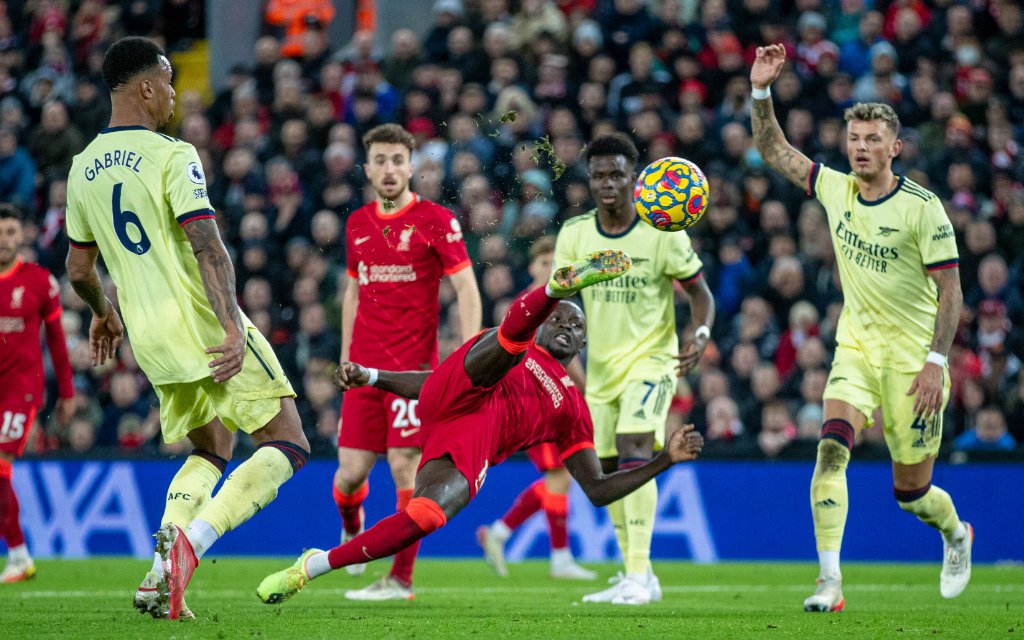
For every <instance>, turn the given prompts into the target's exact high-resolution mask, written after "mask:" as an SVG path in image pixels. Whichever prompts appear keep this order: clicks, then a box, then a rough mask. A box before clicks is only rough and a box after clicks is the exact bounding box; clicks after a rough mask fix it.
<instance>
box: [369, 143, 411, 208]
mask: <svg viewBox="0 0 1024 640" xmlns="http://www.w3.org/2000/svg"><path fill="white" fill-rule="evenodd" d="M363 147H364V148H365V149H366V177H367V178H369V180H370V185H371V186H373V190H374V191H376V192H377V197H379V198H381V199H382V200H394V199H396V198H398V197H400V196H401V195H402V194H404V193H405V191H406V189H408V188H409V180H410V179H411V178H412V151H413V149H415V148H416V138H414V137H413V136H412V134H411V133H409V132H408V131H406V130H405V129H403V128H402V127H400V126H399V125H397V124H382V125H380V126H378V127H374V128H372V129H370V130H369V131H367V132H366V135H365V136H363Z"/></svg>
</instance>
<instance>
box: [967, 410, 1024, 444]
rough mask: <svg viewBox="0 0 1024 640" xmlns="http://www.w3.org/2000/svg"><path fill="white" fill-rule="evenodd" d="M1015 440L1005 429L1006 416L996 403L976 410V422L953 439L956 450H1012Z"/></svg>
mask: <svg viewBox="0 0 1024 640" xmlns="http://www.w3.org/2000/svg"><path fill="white" fill-rule="evenodd" d="M1016 448H1017V441H1016V440H1014V439H1013V436H1011V435H1010V434H1009V432H1008V431H1007V429H1006V418H1005V417H1004V416H1003V412H1002V411H1001V410H1000V409H999V407H998V406H996V405H986V406H984V407H982V408H981V410H980V411H978V417H977V422H976V424H975V425H974V428H973V429H969V430H967V431H965V432H963V433H961V434H960V435H959V436H957V437H956V439H955V440H954V441H953V449H955V450H956V451H1013V450H1014V449H1016Z"/></svg>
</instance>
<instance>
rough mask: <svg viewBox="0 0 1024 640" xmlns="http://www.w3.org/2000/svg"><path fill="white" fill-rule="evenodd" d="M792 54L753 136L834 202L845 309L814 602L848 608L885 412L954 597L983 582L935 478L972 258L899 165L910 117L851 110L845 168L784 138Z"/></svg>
mask: <svg viewBox="0 0 1024 640" xmlns="http://www.w3.org/2000/svg"><path fill="white" fill-rule="evenodd" d="M785 60H786V52H785V49H784V48H783V47H782V46H781V45H771V46H767V47H758V49H757V57H756V59H755V61H754V64H753V67H752V68H751V70H750V82H751V85H752V86H753V98H754V100H753V112H752V116H751V118H752V121H753V133H754V141H755V143H756V144H757V149H758V151H759V152H760V153H761V157H763V158H764V161H765V162H766V163H767V164H768V165H769V166H770V167H772V168H773V169H775V170H776V171H778V172H779V173H780V174H782V175H783V176H784V177H785V178H787V179H788V180H789V181H790V182H792V183H794V184H796V185H797V186H799V187H800V188H802V189H805V190H806V191H807V193H808V195H812V196H815V197H816V198H818V200H820V201H821V203H822V204H823V205H824V207H825V211H826V212H827V215H828V223H829V227H830V229H831V233H832V245H833V247H834V248H835V252H836V263H837V264H838V266H839V277H840V281H841V283H842V287H843V297H844V305H843V311H842V315H841V316H840V318H839V327H838V330H837V336H836V340H837V342H838V346H837V348H836V355H835V359H834V360H833V362H832V372H831V374H830V375H829V380H828V386H827V387H826V389H825V394H824V400H825V415H824V424H823V426H822V431H821V440H820V441H819V443H818V460H817V464H816V465H815V468H814V476H813V477H812V478H811V512H812V515H813V518H814V535H815V538H816V539H817V547H818V560H819V563H820V574H819V576H818V588H817V590H816V591H815V592H814V594H813V595H811V596H810V597H809V598H807V599H806V600H805V601H804V609H805V610H807V611H839V610H842V608H843V606H844V604H845V603H844V600H843V594H842V574H841V572H840V570H839V550H840V546H841V543H842V539H843V529H844V527H845V526H846V514H847V488H846V467H847V465H848V463H849V460H850V451H851V450H852V449H853V443H854V441H855V440H856V437H857V435H858V434H859V433H860V432H861V431H862V430H863V429H864V428H865V427H868V426H870V425H871V416H872V414H873V412H874V410H875V409H876V408H877V407H881V408H882V422H883V428H884V430H885V441H886V444H887V445H888V447H889V452H890V454H891V456H892V469H893V487H894V489H895V495H896V500H897V502H898V504H899V506H900V508H901V509H903V510H904V511H907V512H909V513H912V514H914V515H916V516H917V517H918V518H920V520H921V521H922V522H924V523H925V524H927V525H929V526H931V527H934V528H936V529H938V530H939V531H941V532H942V537H943V541H944V556H943V564H942V573H941V575H940V580H939V590H940V592H941V593H942V595H943V597H946V598H953V597H956V596H958V595H960V593H961V592H962V591H963V590H964V588H965V587H966V586H967V583H968V581H969V580H970V577H971V544H972V542H973V538H974V532H973V531H972V529H971V526H970V525H969V524H967V523H965V522H962V521H961V520H960V519H959V518H958V517H957V513H956V509H955V508H954V506H953V501H952V499H951V498H950V497H949V494H947V493H946V492H945V491H943V490H942V489H940V488H938V487H936V486H934V485H932V484H931V481H932V466H933V465H934V463H935V455H936V453H938V450H939V445H940V444H941V441H942V411H943V409H944V408H945V406H946V403H947V402H948V400H949V370H948V367H947V366H946V354H947V353H948V352H949V347H950V345H951V344H952V342H953V335H954V332H955V331H956V327H957V323H958V322H959V319H960V307H961V305H962V303H963V294H962V293H961V290H960V271H959V267H958V265H959V257H958V254H957V247H956V241H955V239H954V237H953V227H952V226H951V225H950V224H949V219H948V218H947V216H946V213H945V210H944V209H943V207H942V203H941V202H940V201H939V199H938V198H937V197H936V196H935V194H933V193H932V192H930V191H928V190H927V189H925V188H923V187H921V186H920V185H918V184H916V183H914V182H913V181H911V180H909V179H907V178H906V177H905V176H897V175H894V174H893V171H892V161H893V158H895V157H896V156H897V155H899V152H900V147H901V145H902V143H901V141H900V139H899V131H900V124H899V119H898V118H897V116H896V112H895V111H893V109H892V107H890V106H888V105H884V104H879V103H864V104H857V105H854V106H853V107H850V108H849V109H847V110H846V113H845V118H846V122H847V127H846V144H847V157H848V159H849V161H850V166H851V167H852V168H853V172H852V173H851V174H849V175H844V174H842V173H839V172H838V171H834V170H832V169H829V168H828V167H826V166H824V165H821V164H815V163H813V162H811V161H810V160H809V159H808V158H807V157H806V156H804V155H803V154H802V153H800V152H799V151H798V150H796V149H795V148H793V147H792V146H791V145H790V144H789V143H788V142H787V141H786V138H785V136H784V135H783V132H782V129H781V128H780V127H779V123H778V121H777V120H776V119H775V113H774V109H773V106H772V101H771V93H770V90H769V86H770V85H771V83H772V82H773V81H774V80H775V78H777V77H778V75H779V72H780V70H781V69H782V65H783V63H784V62H785Z"/></svg>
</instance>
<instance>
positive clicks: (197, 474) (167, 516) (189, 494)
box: [160, 454, 224, 529]
mask: <svg viewBox="0 0 1024 640" xmlns="http://www.w3.org/2000/svg"><path fill="white" fill-rule="evenodd" d="M223 473H224V471H223V469H222V468H219V467H218V466H217V465H215V464H213V463H212V462H210V461H209V460H207V459H206V458H205V457H203V456H201V455H196V454H193V455H190V456H189V457H188V458H187V459H186V460H185V464H183V465H181V469H179V470H178V473H176V474H175V475H174V479H173V480H171V484H170V486H168V487H167V503H166V504H165V505H164V516H163V518H161V520H160V524H161V525H163V524H166V523H168V522H171V523H173V524H176V525H178V526H179V527H181V528H182V529H184V528H185V527H187V526H188V525H189V523H190V522H192V520H193V519H194V518H195V517H196V514H197V513H199V510H200V509H202V508H203V506H204V505H205V504H206V503H207V502H208V501H209V500H210V496H211V495H212V494H213V488H214V487H215V486H217V482H219V481H220V477H221V474H223Z"/></svg>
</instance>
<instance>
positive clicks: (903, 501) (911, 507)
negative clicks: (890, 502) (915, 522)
mask: <svg viewBox="0 0 1024 640" xmlns="http://www.w3.org/2000/svg"><path fill="white" fill-rule="evenodd" d="M931 488H932V485H931V483H928V484H926V485H925V486H923V487H921V488H918V489H911V490H909V491H908V490H903V489H898V488H893V496H894V497H895V498H896V504H898V505H900V509H903V510H904V511H906V512H907V513H912V514H914V515H921V514H922V513H923V510H924V508H925V505H924V502H925V501H924V497H925V496H926V495H928V492H929V491H930V490H931Z"/></svg>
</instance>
